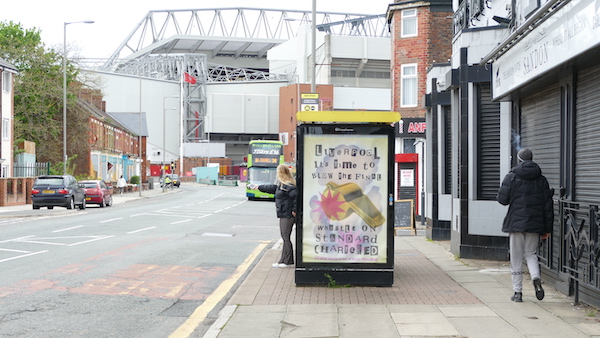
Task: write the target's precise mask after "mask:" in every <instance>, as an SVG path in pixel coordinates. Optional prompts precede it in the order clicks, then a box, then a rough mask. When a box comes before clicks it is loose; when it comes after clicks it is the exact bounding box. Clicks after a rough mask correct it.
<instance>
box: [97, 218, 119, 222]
mask: <svg viewBox="0 0 600 338" xmlns="http://www.w3.org/2000/svg"><path fill="white" fill-rule="evenodd" d="M121 219H123V218H121V217H119V218H111V219H105V220H104V221H100V223H108V222H114V221H118V220H121Z"/></svg>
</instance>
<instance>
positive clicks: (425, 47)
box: [391, 2, 452, 117]
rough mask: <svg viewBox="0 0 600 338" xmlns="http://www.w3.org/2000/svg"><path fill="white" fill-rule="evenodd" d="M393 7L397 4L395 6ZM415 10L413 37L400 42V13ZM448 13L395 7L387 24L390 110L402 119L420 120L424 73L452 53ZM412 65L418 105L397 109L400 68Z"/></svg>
mask: <svg viewBox="0 0 600 338" xmlns="http://www.w3.org/2000/svg"><path fill="white" fill-rule="evenodd" d="M397 4H401V2H400V3H398V2H397ZM405 9H416V10H417V29H418V31H417V36H415V37H408V38H402V37H401V27H402V10H405ZM451 14H452V13H451V12H445V11H442V12H439V11H435V12H432V11H431V10H430V7H429V3H426V2H419V3H406V4H405V5H402V6H399V7H397V9H396V10H395V11H394V12H393V18H392V21H391V26H392V27H391V31H392V60H391V68H392V106H393V110H394V111H397V112H400V114H401V115H402V117H424V116H425V109H424V108H423V106H424V104H423V102H422V101H423V97H424V96H425V94H426V89H427V83H426V82H427V69H428V68H429V67H430V66H431V65H432V64H433V63H445V62H448V59H449V58H450V57H451V53H452V15H451ZM410 63H416V64H418V65H417V74H418V77H417V84H418V95H417V97H418V104H417V107H414V108H412V107H411V108H403V107H401V102H400V100H401V95H400V93H401V89H402V88H401V79H402V78H401V71H402V65H404V64H410Z"/></svg>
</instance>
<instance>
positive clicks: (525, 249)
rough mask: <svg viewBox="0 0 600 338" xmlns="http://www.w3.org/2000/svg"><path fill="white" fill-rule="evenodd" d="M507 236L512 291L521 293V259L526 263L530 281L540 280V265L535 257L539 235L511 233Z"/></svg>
mask: <svg viewBox="0 0 600 338" xmlns="http://www.w3.org/2000/svg"><path fill="white" fill-rule="evenodd" d="M509 236H510V237H509V241H510V270H511V273H512V284H513V290H514V291H515V292H523V259H525V261H527V269H528V270H529V274H530V275H531V279H535V278H540V263H539V261H538V256H537V247H538V245H539V243H540V234H535V233H530V232H511V233H510V234H509Z"/></svg>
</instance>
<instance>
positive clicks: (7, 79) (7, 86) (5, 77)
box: [2, 71, 12, 93]
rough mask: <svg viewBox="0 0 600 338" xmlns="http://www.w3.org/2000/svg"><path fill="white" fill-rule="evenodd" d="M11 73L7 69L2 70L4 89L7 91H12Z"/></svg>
mask: <svg viewBox="0 0 600 338" xmlns="http://www.w3.org/2000/svg"><path fill="white" fill-rule="evenodd" d="M10 80H11V76H10V73H9V72H7V71H3V72H2V91H3V92H5V93H10V91H11V87H12V83H11V81H10Z"/></svg>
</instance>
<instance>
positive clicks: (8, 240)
mask: <svg viewBox="0 0 600 338" xmlns="http://www.w3.org/2000/svg"><path fill="white" fill-rule="evenodd" d="M33 236H34V235H30V236H23V237H19V238H14V239H7V240H4V241H0V243H7V242H18V241H20V240H22V239H25V238H31V237H33Z"/></svg>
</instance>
